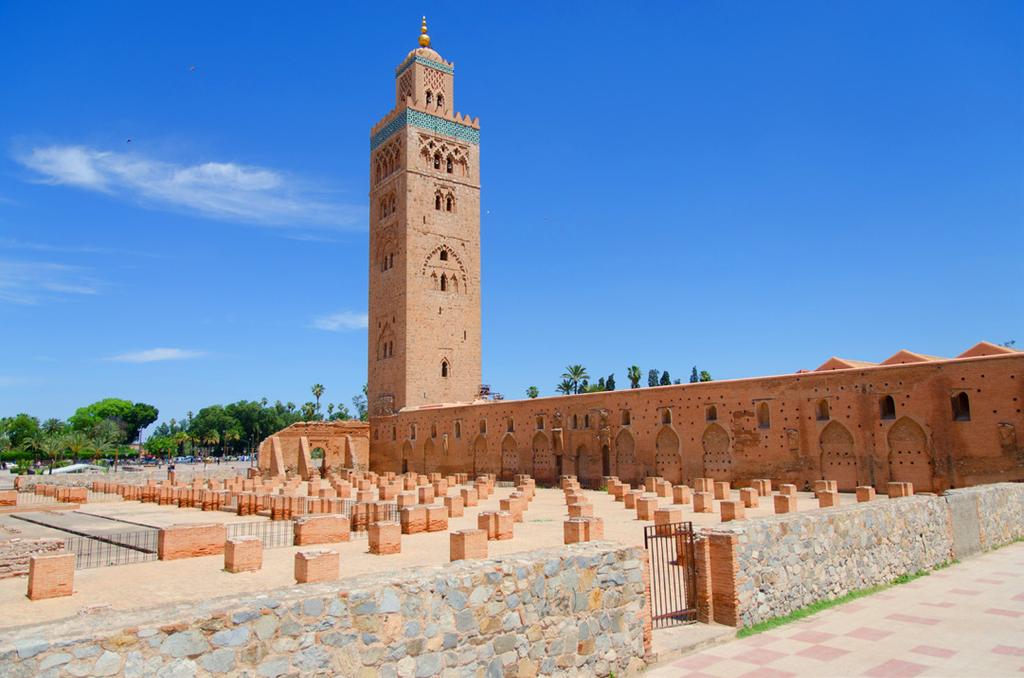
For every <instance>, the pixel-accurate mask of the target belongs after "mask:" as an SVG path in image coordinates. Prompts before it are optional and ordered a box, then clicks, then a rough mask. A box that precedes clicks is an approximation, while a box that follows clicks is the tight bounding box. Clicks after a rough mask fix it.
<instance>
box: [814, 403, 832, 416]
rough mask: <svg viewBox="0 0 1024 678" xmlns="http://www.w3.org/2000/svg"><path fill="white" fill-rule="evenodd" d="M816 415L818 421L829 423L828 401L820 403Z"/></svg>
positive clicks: (816, 408)
mask: <svg viewBox="0 0 1024 678" xmlns="http://www.w3.org/2000/svg"><path fill="white" fill-rule="evenodd" d="M815 414H816V416H817V419H818V421H828V419H829V414H828V401H827V400H824V399H822V400H819V401H818V405H817V406H816V407H815Z"/></svg>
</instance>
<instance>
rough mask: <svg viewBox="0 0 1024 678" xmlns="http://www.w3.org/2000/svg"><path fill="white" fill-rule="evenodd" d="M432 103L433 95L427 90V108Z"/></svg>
mask: <svg viewBox="0 0 1024 678" xmlns="http://www.w3.org/2000/svg"><path fill="white" fill-rule="evenodd" d="M432 103H434V94H433V92H431V91H430V90H427V106H429V105H430V104H432Z"/></svg>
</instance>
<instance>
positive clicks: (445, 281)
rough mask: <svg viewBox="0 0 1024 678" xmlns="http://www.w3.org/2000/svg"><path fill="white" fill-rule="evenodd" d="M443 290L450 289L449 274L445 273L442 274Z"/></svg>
mask: <svg viewBox="0 0 1024 678" xmlns="http://www.w3.org/2000/svg"><path fill="white" fill-rule="evenodd" d="M441 291H442V292H447V291H448V276H446V275H445V274H444V273H442V274H441Z"/></svg>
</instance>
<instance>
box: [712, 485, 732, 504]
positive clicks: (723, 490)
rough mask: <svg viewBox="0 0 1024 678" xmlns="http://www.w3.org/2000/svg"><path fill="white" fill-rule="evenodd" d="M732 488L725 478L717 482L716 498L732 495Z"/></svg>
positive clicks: (722, 498)
mask: <svg viewBox="0 0 1024 678" xmlns="http://www.w3.org/2000/svg"><path fill="white" fill-rule="evenodd" d="M731 493H732V488H730V487H729V483H728V482H727V481H724V480H719V481H717V482H715V499H718V500H724V499H728V498H729V497H730V496H731Z"/></svg>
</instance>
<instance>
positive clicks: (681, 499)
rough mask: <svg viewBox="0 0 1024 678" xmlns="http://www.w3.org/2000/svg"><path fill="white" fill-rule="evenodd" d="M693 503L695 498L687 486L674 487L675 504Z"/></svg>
mask: <svg viewBox="0 0 1024 678" xmlns="http://www.w3.org/2000/svg"><path fill="white" fill-rule="evenodd" d="M691 501H693V496H692V494H691V492H690V488H689V487H687V486H686V485H675V486H673V487H672V503H673V504H689V503H690V502H691Z"/></svg>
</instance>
